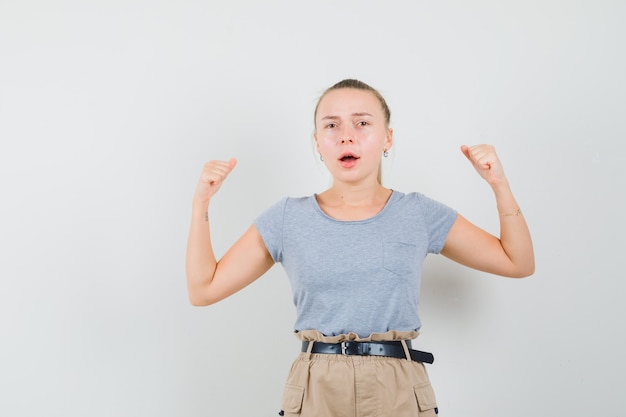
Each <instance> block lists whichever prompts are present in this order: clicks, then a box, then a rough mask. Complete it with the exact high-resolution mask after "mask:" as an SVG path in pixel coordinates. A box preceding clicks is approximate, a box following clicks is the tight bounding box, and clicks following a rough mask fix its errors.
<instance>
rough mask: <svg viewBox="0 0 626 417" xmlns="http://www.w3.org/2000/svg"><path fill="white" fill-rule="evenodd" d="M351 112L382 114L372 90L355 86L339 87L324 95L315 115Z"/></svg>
mask: <svg viewBox="0 0 626 417" xmlns="http://www.w3.org/2000/svg"><path fill="white" fill-rule="evenodd" d="M353 113H370V114H371V115H373V116H384V115H383V108H382V105H381V103H380V101H379V100H378V97H376V95H375V94H374V93H373V92H371V91H367V90H359V89H356V88H340V89H337V90H331V91H329V92H328V93H326V95H324V97H323V98H322V100H321V101H320V103H319V107H318V110H317V117H318V118H322V117H325V116H329V115H334V116H341V115H344V114H353Z"/></svg>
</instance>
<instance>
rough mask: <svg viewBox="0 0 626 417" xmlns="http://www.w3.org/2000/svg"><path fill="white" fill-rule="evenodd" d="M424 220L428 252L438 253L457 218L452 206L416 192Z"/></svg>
mask: <svg viewBox="0 0 626 417" xmlns="http://www.w3.org/2000/svg"><path fill="white" fill-rule="evenodd" d="M418 197H419V202H420V205H421V206H422V213H424V221H425V225H426V228H427V230H428V252H430V253H435V254H438V253H440V252H441V250H442V249H443V245H444V244H445V243H446V238H447V237H448V232H449V231H450V228H451V227H452V225H453V224H454V222H455V221H456V218H457V211H456V210H454V209H453V208H451V207H449V206H447V205H445V204H443V203H440V202H438V201H436V200H433V199H431V198H429V197H426V196H425V195H423V194H418Z"/></svg>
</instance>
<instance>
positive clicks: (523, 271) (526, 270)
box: [511, 261, 535, 278]
mask: <svg viewBox="0 0 626 417" xmlns="http://www.w3.org/2000/svg"><path fill="white" fill-rule="evenodd" d="M534 273H535V262H534V261H533V262H528V263H526V264H524V265H521V267H520V268H518V269H517V270H516V271H515V272H514V273H513V274H511V278H528V277H530V276H532V275H533V274H534Z"/></svg>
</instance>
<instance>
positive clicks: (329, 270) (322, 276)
mask: <svg viewBox="0 0 626 417" xmlns="http://www.w3.org/2000/svg"><path fill="white" fill-rule="evenodd" d="M456 216H457V214H456V211H455V210H453V209H451V208H450V207H448V206H446V205H443V204H441V203H439V202H437V201H434V200H432V199H430V198H427V197H425V196H424V195H422V194H420V193H410V194H404V193H401V192H398V191H393V193H392V194H391V197H390V198H389V201H388V202H387V204H386V205H385V207H384V208H383V210H382V211H380V212H379V213H378V214H377V215H376V216H374V217H372V218H369V219H366V220H360V221H339V220H335V219H333V218H331V217H329V216H327V215H326V214H325V213H324V212H323V211H322V210H321V208H320V207H319V205H318V203H317V200H316V197H315V196H314V195H313V196H308V197H301V198H284V199H282V200H281V201H280V202H279V203H277V204H275V205H274V206H272V207H271V208H269V209H268V210H267V211H265V212H264V213H263V214H261V215H260V216H259V217H258V218H257V219H256V220H255V222H254V224H255V226H256V228H257V230H258V231H259V233H260V234H261V237H262V238H263V241H264V242H265V245H266V247H267V249H268V251H269V253H270V254H271V256H272V258H273V259H274V261H275V262H280V263H281V264H282V265H283V267H284V269H285V271H286V273H287V276H288V277H289V281H290V283H291V289H292V292H293V302H294V304H295V306H296V313H297V318H296V323H295V330H296V331H300V330H311V329H314V330H318V331H319V332H321V333H322V334H324V335H326V336H335V335H338V334H345V333H350V332H354V333H356V334H358V335H359V336H360V337H367V336H369V335H370V334H372V333H384V332H387V331H389V330H396V331H410V330H419V328H420V327H421V322H420V318H419V315H418V311H417V306H418V303H419V291H420V283H421V271H422V265H423V261H424V258H425V257H426V255H427V254H428V253H439V252H440V251H441V249H442V248H443V245H444V243H445V240H446V236H447V235H448V231H449V230H450V227H451V226H452V224H453V223H454V221H455V220H456Z"/></svg>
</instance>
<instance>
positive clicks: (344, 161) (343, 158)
mask: <svg viewBox="0 0 626 417" xmlns="http://www.w3.org/2000/svg"><path fill="white" fill-rule="evenodd" d="M359 159H360V157H359V156H357V155H355V154H353V153H351V152H346V153H343V154H341V155H340V156H339V163H340V164H341V166H342V167H344V168H351V167H353V166H354V165H355V164H356V161H358V160H359Z"/></svg>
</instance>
